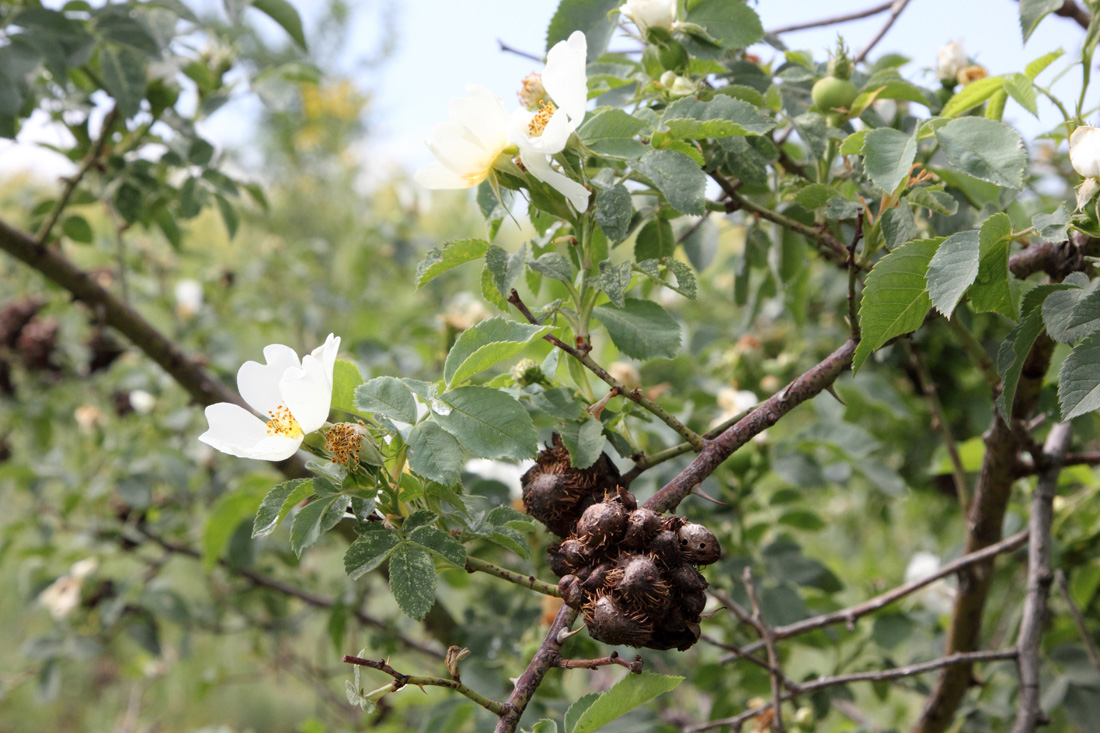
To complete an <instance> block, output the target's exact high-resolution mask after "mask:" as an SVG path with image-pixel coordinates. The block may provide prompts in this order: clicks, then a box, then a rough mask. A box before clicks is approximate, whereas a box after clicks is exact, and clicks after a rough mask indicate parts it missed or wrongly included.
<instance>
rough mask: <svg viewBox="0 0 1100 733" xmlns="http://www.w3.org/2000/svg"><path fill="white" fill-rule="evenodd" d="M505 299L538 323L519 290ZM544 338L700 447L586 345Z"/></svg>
mask: <svg viewBox="0 0 1100 733" xmlns="http://www.w3.org/2000/svg"><path fill="white" fill-rule="evenodd" d="M508 302H509V303H511V304H512V305H514V306H515V307H516V308H517V309H518V310H519V312H520V313H522V314H523V317H524V318H526V319H527V320H528V321H529V322H531V323H533V324H535V325H536V326H537V325H541V324H540V323H539V320H538V319H537V318H535V315H534V314H533V313H532V312H531V309H530V308H528V307H527V305H526V304H525V303H524V302H523V301H522V300H521V299H520V297H519V293H517V292H516V290H515V289H514V288H513V289H512V293H511V295H509V296H508ZM542 338H543V339H544V340H545V341H547V342H549V343H551V344H553V345H554V346H557V347H558V348H559V349H561V350H562V351H564V352H566V353H567V354H569V355H570V356H572V357H573V358H574V359H576V360H577V361H579V362H580V363H581V364H583V365H584V366H585V367H586V368H587V369H588V370H589V371H590V372H592V373H593V374H595V375H596V376H597V377H599V378H600V379H602V380H603V381H604V382H606V383H607V385H608V386H609V387H611V389H613V390H618V392H619V394H621V395H622V396H623V397H626V398H627V399H629V400H630V401H632V402H634V403H635V404H637V405H639V406H641V407H642V408H644V409H645V410H647V411H648V412H650V413H652V414H653V415H654V416H655V417H656V418H658V419H659V420H660V421H661V422H663V423H664V424H665V425H668V426H669V427H670V428H672V429H673V430H675V431H676V433H677V434H678V435H679V436H680V437H681V438H683V439H684V440H686V441H687V442H688V443H690V444H691V445H692V447H693V448H694V449H695V450H697V451H699V450H702V449H703V446H704V440H703V439H702V438H701V437H700V436H699V434H698V433H696V432H695V431H694V430H692V429H690V428H689V427H687V426H686V425H684V424H683V423H682V422H680V421H679V420H677V419H676V418H675V417H674V416H673V415H672V414H671V413H669V412H668V411H667V410H665V408H663V407H661V406H660V405H659V404H657V403H656V402H654V401H653V400H651V399H649V398H648V397H646V396H645V395H643V394H642V392H641V389H639V388H637V387H635V388H634V389H630V388H628V387H627V386H626V385H625V384H623V383H621V382H619V381H617V380H616V379H615V377H613V376H611V374H609V373H608V371H607V370H606V369H604V368H603V367H602V366H600V365H599V364H597V363H596V360H595V359H593V358H592V357H591V356H589V355H588V351H587V348H584V347H582V348H576V347H573V346H570V345H569V344H567V343H565V342H564V341H562V340H561V339H559V338H558V337H557V336H555V335H554V334H552V333H548V334H546V335H545V336H543V337H542Z"/></svg>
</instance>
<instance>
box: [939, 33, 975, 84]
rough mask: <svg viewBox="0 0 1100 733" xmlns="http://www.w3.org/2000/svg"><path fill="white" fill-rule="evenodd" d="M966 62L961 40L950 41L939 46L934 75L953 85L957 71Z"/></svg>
mask: <svg viewBox="0 0 1100 733" xmlns="http://www.w3.org/2000/svg"><path fill="white" fill-rule="evenodd" d="M967 63H968V62H967V59H966V51H965V50H964V49H963V43H962V41H961V40H958V41H951V43H948V44H947V45H944V46H940V51H939V54H938V55H937V57H936V77H937V78H938V79H939V80H940V81H943V82H950V83H951V85H952V86H954V85H955V82H956V80H957V79H958V76H959V72H960V71H962V70H963V69H965V68H966V66H967Z"/></svg>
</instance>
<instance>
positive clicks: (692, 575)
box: [667, 565, 707, 595]
mask: <svg viewBox="0 0 1100 733" xmlns="http://www.w3.org/2000/svg"><path fill="white" fill-rule="evenodd" d="M667 577H668V582H669V583H671V584H672V587H673V588H675V589H676V590H678V591H679V592H680V593H682V594H685V595H686V594H688V593H694V592H696V591H703V590H706V589H707V581H706V578H704V577H703V576H702V574H701V573H700V572H699V571H698V570H696V569H695V568H693V567H692V566H690V565H681V566H680V567H678V568H673V569H671V570H669V571H668V576H667Z"/></svg>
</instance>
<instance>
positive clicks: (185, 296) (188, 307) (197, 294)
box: [175, 278, 203, 318]
mask: <svg viewBox="0 0 1100 733" xmlns="http://www.w3.org/2000/svg"><path fill="white" fill-rule="evenodd" d="M175 295H176V313H177V314H178V315H179V316H180V318H190V317H191V316H194V315H195V314H196V313H198V312H199V311H200V310H202V304H203V292H202V283H200V282H199V281H198V280H192V279H190V278H185V279H183V280H180V281H179V282H177V283H176V287H175Z"/></svg>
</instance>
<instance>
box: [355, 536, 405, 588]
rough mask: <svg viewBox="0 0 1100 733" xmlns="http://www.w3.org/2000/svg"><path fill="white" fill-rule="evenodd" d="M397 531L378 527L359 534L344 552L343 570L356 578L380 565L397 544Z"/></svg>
mask: <svg viewBox="0 0 1100 733" xmlns="http://www.w3.org/2000/svg"><path fill="white" fill-rule="evenodd" d="M399 542H400V540H399V539H398V537H397V533H396V532H393V531H391V530H388V529H384V528H382V527H379V528H378V529H372V530H370V531H367V532H364V533H363V534H361V535H359V537H357V538H356V539H355V541H354V542H352V543H351V544H350V545H349V546H348V549H347V552H345V553H344V572H345V573H347V574H348V577H349V578H351V579H352V580H357V579H359V578H361V577H363V576H364V575H366V574H367V573H369V572H370V571H371V570H374V569H375V568H376V567H378V566H379V565H381V564H382V563H383V561H385V559H386V558H387V557H389V556H390V553H391V552H393V551H394V549H395V548H396V547H397V545H398V544H399Z"/></svg>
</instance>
